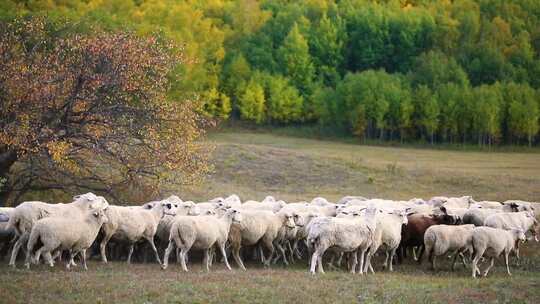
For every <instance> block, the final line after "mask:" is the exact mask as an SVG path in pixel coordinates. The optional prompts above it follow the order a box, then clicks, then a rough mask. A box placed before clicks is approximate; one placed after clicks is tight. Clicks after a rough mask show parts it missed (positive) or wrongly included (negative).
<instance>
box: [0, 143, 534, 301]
mask: <svg viewBox="0 0 540 304" xmlns="http://www.w3.org/2000/svg"><path fill="white" fill-rule="evenodd" d="M210 139H211V140H212V141H214V142H215V143H216V144H217V150H216V154H215V156H214V158H215V166H216V170H215V173H214V174H213V175H212V176H210V177H209V178H208V181H207V182H206V183H205V184H204V185H202V186H201V187H199V188H196V189H182V190H181V191H180V193H178V194H179V195H180V196H181V197H182V198H192V199H196V200H203V199H207V198H209V197H214V196H218V195H220V196H221V195H225V194H229V193H237V194H239V195H240V196H241V197H242V198H243V199H250V198H255V199H257V198H262V197H264V196H265V195H269V194H271V195H274V196H276V197H278V198H284V199H286V200H289V201H294V200H304V199H311V198H312V197H314V196H319V195H320V196H324V197H327V198H329V199H337V198H339V197H341V196H343V195H366V196H377V197H387V198H395V199H398V198H403V199H407V198H411V197H425V198H427V197H430V196H432V195H439V194H441V195H462V194H471V195H473V196H475V197H476V198H478V199H494V200H505V199H508V198H520V199H525V200H534V199H537V198H538V197H539V196H540V187H538V185H539V184H540V183H539V181H540V155H539V154H533V153H519V154H518V153H481V152H459V151H434V150H426V149H408V148H388V147H370V146H360V145H351V144H345V143H336V142H328V141H317V140H307V139H298V138H291V137H282V136H274V135H271V134H255V133H249V132H242V133H238V132H236V133H220V134H213V135H212V136H211V138H210ZM539 249H540V246H538V244H529V245H527V246H526V247H525V248H524V249H523V258H522V260H521V261H520V262H519V263H520V264H519V266H518V265H516V262H515V261H514V262H513V263H514V265H513V266H512V270H513V273H514V275H513V276H512V277H511V278H510V277H508V276H506V273H505V271H504V267H502V266H501V265H500V264H499V265H498V266H497V267H496V268H495V269H494V271H493V273H492V274H490V276H489V277H488V278H483V279H479V280H472V279H470V272H469V271H468V270H464V269H459V270H458V271H456V272H450V271H448V270H446V269H448V263H447V262H443V261H442V260H443V259H442V258H441V259H440V260H441V263H440V264H441V267H442V268H443V270H442V271H441V272H438V273H432V272H431V271H428V270H427V266H426V265H423V266H421V267H418V266H417V265H415V264H411V263H409V264H406V265H402V266H397V267H396V269H397V271H396V272H394V273H387V272H382V271H380V269H377V270H378V271H377V273H376V274H375V275H369V276H363V277H362V276H359V275H350V274H348V273H345V272H342V271H329V272H328V273H327V274H325V275H322V276H316V277H312V276H310V275H308V274H307V265H306V263H305V262H301V263H297V264H295V265H294V266H293V267H290V268H287V269H285V268H283V267H282V266H276V267H273V268H272V269H264V268H261V267H260V266H258V265H250V266H248V268H249V269H248V271H247V272H241V271H239V270H234V271H233V272H228V271H225V270H224V268H223V266H222V265H221V264H219V265H215V266H214V267H213V269H212V272H211V273H204V272H202V271H201V268H200V266H199V264H198V263H199V262H198V261H196V262H195V264H194V265H193V266H191V270H192V271H191V272H190V273H187V274H185V273H181V272H179V268H178V266H177V265H174V264H173V265H171V267H169V269H167V270H166V271H162V270H160V269H159V267H158V266H157V265H156V264H134V265H132V266H131V267H128V266H127V265H125V264H124V263H119V262H114V263H111V264H109V265H102V264H101V263H99V262H91V263H90V265H89V267H90V270H89V271H88V272H82V271H80V270H75V271H73V272H67V271H65V270H64V269H63V268H62V267H60V266H58V267H56V268H54V269H48V268H47V267H46V266H44V265H41V266H38V267H36V268H33V269H32V270H30V271H27V270H21V269H17V270H13V269H8V268H7V266H6V262H2V263H0V303H44V302H53V303H171V302H172V303H301V302H302V303H304V302H305V303H313V304H314V303H478V302H492V303H538V299H540V280H539V278H540V276H539V273H540V250H539ZM376 265H380V263H378V262H377V264H376ZM376 267H377V266H376Z"/></svg>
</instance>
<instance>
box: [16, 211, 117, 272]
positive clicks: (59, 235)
mask: <svg viewBox="0 0 540 304" xmlns="http://www.w3.org/2000/svg"><path fill="white" fill-rule="evenodd" d="M83 214H84V213H83ZM107 220H108V219H107V216H106V215H105V213H104V211H103V210H101V209H98V210H96V211H87V212H86V214H85V215H83V216H82V217H81V218H69V217H47V218H44V219H41V220H38V221H37V222H36V223H35V224H34V225H33V227H32V231H31V232H30V237H29V239H28V244H27V251H26V262H25V266H26V268H30V255H31V253H32V251H33V249H34V247H35V245H36V244H37V242H38V241H40V242H41V243H42V244H43V245H42V246H41V247H40V248H39V249H38V250H37V251H36V253H35V257H34V262H36V263H37V261H39V257H40V255H41V254H43V256H44V257H45V259H46V260H47V262H48V263H49V266H51V267H53V266H54V263H53V259H52V256H51V252H52V251H54V250H69V254H70V258H69V261H68V262H67V264H66V267H67V269H70V267H71V265H73V264H74V263H73V257H74V256H75V255H77V254H78V253H80V254H81V258H82V264H83V267H84V270H88V267H87V265H86V249H88V248H89V247H90V246H91V245H92V243H93V242H94V240H95V239H96V236H97V234H98V233H99V229H100V228H101V226H102V225H103V223H106V222H107Z"/></svg>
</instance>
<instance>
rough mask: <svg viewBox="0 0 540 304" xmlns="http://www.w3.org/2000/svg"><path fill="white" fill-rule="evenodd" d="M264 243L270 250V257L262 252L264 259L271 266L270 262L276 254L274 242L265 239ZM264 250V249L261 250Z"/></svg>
mask: <svg viewBox="0 0 540 304" xmlns="http://www.w3.org/2000/svg"><path fill="white" fill-rule="evenodd" d="M264 245H265V247H266V248H267V249H268V250H269V251H270V255H269V256H268V259H267V258H266V257H265V256H264V254H263V252H261V256H262V257H263V259H264V265H265V266H267V267H269V266H270V262H271V261H272V256H273V255H274V250H275V249H274V244H273V243H272V241H270V240H265V241H264ZM261 251H262V250H261Z"/></svg>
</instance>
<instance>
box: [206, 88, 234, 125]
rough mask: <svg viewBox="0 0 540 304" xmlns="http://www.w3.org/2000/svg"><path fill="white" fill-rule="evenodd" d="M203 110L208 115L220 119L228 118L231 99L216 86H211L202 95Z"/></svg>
mask: <svg viewBox="0 0 540 304" xmlns="http://www.w3.org/2000/svg"><path fill="white" fill-rule="evenodd" d="M202 101H203V103H204V104H203V111H204V113H205V114H207V115H209V116H210V117H217V118H221V119H227V118H229V114H230V113H231V109H232V108H231V100H230V99H229V97H228V96H227V95H225V94H223V93H220V92H219V91H218V90H217V89H216V88H211V89H210V90H208V91H207V92H205V94H203V96H202Z"/></svg>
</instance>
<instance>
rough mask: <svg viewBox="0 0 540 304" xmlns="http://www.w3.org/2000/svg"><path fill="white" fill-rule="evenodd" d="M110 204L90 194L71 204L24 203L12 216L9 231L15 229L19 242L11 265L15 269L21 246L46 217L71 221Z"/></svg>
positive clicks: (78, 197) (78, 196) (12, 255)
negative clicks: (35, 226)
mask: <svg viewBox="0 0 540 304" xmlns="http://www.w3.org/2000/svg"><path fill="white" fill-rule="evenodd" d="M108 205H109V203H108V202H107V200H106V199H105V198H104V197H102V196H96V195H95V194H93V193H91V192H89V193H85V194H82V195H77V196H75V197H73V202H71V203H69V204H48V203H44V202H38V201H29V202H23V203H22V204H20V205H19V206H17V207H15V209H14V210H13V213H12V214H11V216H10V218H9V221H8V225H7V229H13V230H14V231H15V234H16V236H17V241H16V242H15V244H14V245H13V250H12V251H11V259H10V261H9V265H10V266H12V267H15V260H16V259H17V255H18V253H19V250H20V248H21V246H24V245H26V244H27V241H28V237H29V236H30V231H31V230H32V226H33V225H34V223H35V222H36V221H38V220H39V219H42V218H45V217H64V218H71V219H78V218H81V217H82V215H83V214H85V212H87V211H89V210H100V209H105V208H107V206H108Z"/></svg>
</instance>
